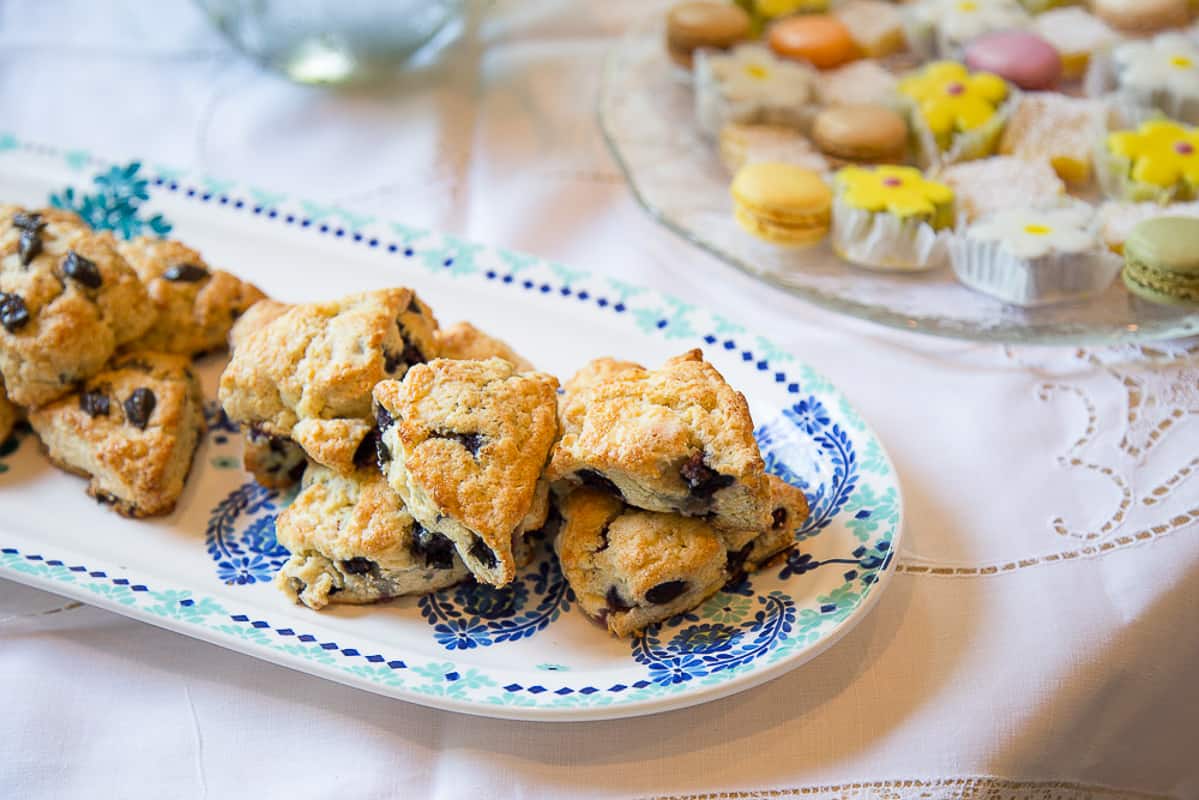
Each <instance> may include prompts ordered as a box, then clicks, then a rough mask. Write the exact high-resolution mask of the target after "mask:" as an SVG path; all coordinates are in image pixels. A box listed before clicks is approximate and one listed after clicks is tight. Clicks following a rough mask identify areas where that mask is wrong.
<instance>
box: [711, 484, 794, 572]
mask: <svg viewBox="0 0 1199 800" xmlns="http://www.w3.org/2000/svg"><path fill="white" fill-rule="evenodd" d="M766 478H767V480H768V481H769V482H770V527H769V528H767V529H766V530H764V531H758V530H747V531H730V530H726V529H723V528H717V529H716V533H717V535H719V536H720V540H721V542H722V543H723V544H724V547H725V550H726V551H727V552H728V563H727V565H726V566H725V569H726V571H727V572H728V574H729V577H728V580H729V582H730V583H734V584H736V583H739V582H740V581H741V579H742V578H744V577H745V576H746V575H748V574H749V573H752V572H755V571H757V570H758V569H760V568H761V567H762V566H763V565H765V564H766V563H767V562H768V561H770V559H772V558H774V557H775V556H776V555H778V554H779V553H781V552H783V551H784V550H786V549H787V548H789V547H791V546H792V545H793V544H795V534H796V532H797V531H798V530H799V529H800V528H801V527H802V526H803V524H804V522H805V521H807V519H808V499H807V498H806V497H804V493H803V490H802V489H799V488H797V487H795V486H792V485H791V484H789V483H787V482H786V481H784V480H782V479H781V478H778V477H776V476H774V475H767V476H766Z"/></svg>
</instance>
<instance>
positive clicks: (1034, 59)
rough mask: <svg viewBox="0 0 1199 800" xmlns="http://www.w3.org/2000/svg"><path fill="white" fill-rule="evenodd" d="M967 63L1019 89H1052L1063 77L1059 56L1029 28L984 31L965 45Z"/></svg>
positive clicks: (971, 67)
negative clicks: (1024, 29) (1027, 29)
mask: <svg viewBox="0 0 1199 800" xmlns="http://www.w3.org/2000/svg"><path fill="white" fill-rule="evenodd" d="M966 66H968V67H969V68H970V69H972V70H974V71H975V72H990V73H992V74H994V75H998V76H999V77H1001V78H1003V79H1004V80H1006V81H1008V82H1010V83H1014V84H1016V85H1017V86H1019V87H1020V88H1021V89H1028V90H1030V91H1040V90H1044V89H1052V88H1053V87H1054V86H1056V85H1057V82H1058V81H1059V80H1061V77H1062V56H1061V53H1059V52H1058V51H1057V48H1055V47H1054V46H1053V45H1051V44H1050V43H1049V42H1047V41H1045V40H1044V39H1043V38H1041V37H1040V36H1037V35H1036V34H1035V33H1030V32H1029V31H995V32H993V33H986V34H983V35H982V36H979V37H978V38H977V39H974V40H973V41H971V42H970V44H968V45H966Z"/></svg>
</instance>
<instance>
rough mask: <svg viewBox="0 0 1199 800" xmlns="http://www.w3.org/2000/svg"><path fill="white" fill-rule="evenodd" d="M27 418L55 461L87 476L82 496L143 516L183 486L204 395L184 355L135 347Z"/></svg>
mask: <svg viewBox="0 0 1199 800" xmlns="http://www.w3.org/2000/svg"><path fill="white" fill-rule="evenodd" d="M29 421H30V423H31V424H32V425H33V429H34V430H35V431H36V432H37V435H38V436H39V437H40V438H41V440H42V443H43V444H44V445H45V446H46V449H47V450H48V451H49V454H50V460H51V461H52V462H54V464H55V465H57V466H59V467H61V468H62V469H64V470H66V471H68V472H73V473H76V474H78V475H83V476H84V477H88V478H91V482H90V483H89V485H88V490H87V491H88V494H89V495H91V496H92V497H94V498H96V500H98V501H100V502H101V503H105V504H110V505H112V506H113V508H115V509H116V510H117V511H118V512H119V513H121V514H124V515H125V516H129V517H149V516H155V515H158V514H167V513H169V512H170V511H171V510H172V509H173V508H174V507H175V501H176V500H177V499H178V498H179V495H180V494H181V493H182V492H183V485H184V481H185V480H186V479H187V473H188V470H189V469H190V468H191V463H192V457H193V455H194V454H195V452H196V446H197V444H198V443H199V441H200V435H201V433H203V431H204V410H203V397H202V395H201V393H200V383H199V381H198V380H197V379H196V375H195V373H194V372H192V369H191V365H190V363H189V361H188V359H187V358H185V357H183V356H178V355H171V354H166V353H151V352H136V353H129V354H127V355H124V356H120V357H118V358H117V359H116V360H115V361H114V362H113V364H112V365H111V366H110V367H109V368H108V369H106V370H105V371H103V372H100V373H98V374H96V375H94V376H92V377H91V378H90V379H88V381H87V382H86V383H85V384H84V385H83V387H82V389H81V390H79V391H78V392H76V393H74V394H71V395H68V396H67V397H64V398H62V399H60V400H58V401H57V402H55V403H53V404H51V405H48V406H44V407H43V408H40V409H38V410H36V411H33V412H32V413H30V415H29Z"/></svg>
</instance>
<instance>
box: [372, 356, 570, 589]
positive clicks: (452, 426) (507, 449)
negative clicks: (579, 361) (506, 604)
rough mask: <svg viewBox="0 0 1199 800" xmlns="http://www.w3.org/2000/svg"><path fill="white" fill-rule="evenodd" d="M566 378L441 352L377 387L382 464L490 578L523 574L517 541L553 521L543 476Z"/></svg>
mask: <svg viewBox="0 0 1199 800" xmlns="http://www.w3.org/2000/svg"><path fill="white" fill-rule="evenodd" d="M557 388H558V381H557V379H555V378H554V377H552V376H550V375H545V374H542V373H537V372H517V371H516V368H515V367H514V366H513V365H512V364H511V363H509V362H507V361H504V360H502V359H498V358H491V359H488V360H486V361H454V360H450V359H436V360H434V361H431V362H429V363H428V364H418V365H416V366H414V367H412V368H411V369H409V370H408V374H407V375H406V376H404V380H403V381H383V382H382V383H380V384H379V385H378V386H376V387H375V391H374V397H375V403H376V405H377V414H376V422H377V425H378V427H379V430H380V433H381V436H380V446H379V447H378V453H377V455H378V459H379V466H380V468H381V469H382V470H383V472H384V474H385V475H386V476H387V480H388V482H389V483H390V484H391V486H392V488H393V489H395V490H396V492H398V493H399V495H400V497H401V498H402V499H403V500H404V504H405V505H406V506H407V507H408V510H409V512H410V513H411V514H412V516H413V517H415V518H416V520H417V521H418V522H420V523H421V525H423V526H424V527H425V528H426V529H428V530H431V531H436V532H438V533H441V534H443V535H445V536H446V537H448V538H449V539H450V541H452V542H453V543H454V546H455V548H456V549H457V551H458V555H459V556H460V557H461V558H462V560H463V561H464V562H465V564H466V566H467V569H469V570H470V571H471V574H472V575H474V576H475V577H476V578H477V579H478V580H480V581H482V582H484V583H489V584H492V585H495V586H503V585H505V584H507V583H509V582H510V581H511V580H512V579H513V577H514V576H515V566H516V562H515V558H514V555H513V548H514V544H515V543H516V542H518V541H519V540H520V538H521V537H522V536H523V535H524V533H525V532H526V531H530V530H535V529H537V528H539V527H541V525H542V524H543V523H544V521H545V515H546V505H547V503H546V497H547V496H548V489H547V486H546V484H545V483H544V482H543V481H542V480H540V478H541V473H542V470H543V469H544V467H545V463H546V459H547V458H548V456H549V452H550V447H551V445H552V444H553V442H554V437H555V436H556V435H557V432H558V420H557V400H556V391H557Z"/></svg>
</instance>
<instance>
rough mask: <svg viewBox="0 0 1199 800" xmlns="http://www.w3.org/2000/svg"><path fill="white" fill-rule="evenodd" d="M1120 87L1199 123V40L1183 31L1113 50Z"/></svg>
mask: <svg viewBox="0 0 1199 800" xmlns="http://www.w3.org/2000/svg"><path fill="white" fill-rule="evenodd" d="M1112 62H1113V65H1114V67H1115V72H1116V84H1117V89H1118V90H1119V91H1121V92H1126V93H1128V95H1129V96H1131V97H1132V98H1133V99H1134V100H1135V101H1137V102H1140V103H1142V104H1144V105H1147V106H1152V107H1153V108H1158V109H1161V110H1162V111H1164V112H1166V113H1167V114H1169V115H1170V116H1172V117H1175V118H1177V119H1181V120H1182V121H1184V122H1189V123H1192V124H1195V123H1199V43H1197V42H1195V41H1194V40H1193V39H1191V38H1190V37H1188V36H1186V35H1185V34H1182V33H1164V34H1161V35H1160V36H1157V37H1155V38H1153V39H1151V40H1149V41H1138V42H1129V43H1127V44H1123V45H1120V46H1119V47H1117V48H1116V49H1115V50H1113V51H1112Z"/></svg>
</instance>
